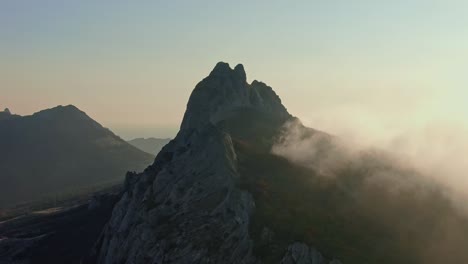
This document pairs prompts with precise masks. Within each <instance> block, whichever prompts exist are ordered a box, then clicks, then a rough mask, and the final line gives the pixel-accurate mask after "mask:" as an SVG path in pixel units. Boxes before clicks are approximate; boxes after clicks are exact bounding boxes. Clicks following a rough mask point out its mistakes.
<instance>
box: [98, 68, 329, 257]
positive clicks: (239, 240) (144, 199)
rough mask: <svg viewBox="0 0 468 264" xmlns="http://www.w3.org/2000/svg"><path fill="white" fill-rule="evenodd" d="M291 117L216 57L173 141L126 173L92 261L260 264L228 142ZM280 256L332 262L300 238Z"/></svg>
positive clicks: (250, 206) (266, 90) (262, 88)
mask: <svg viewBox="0 0 468 264" xmlns="http://www.w3.org/2000/svg"><path fill="white" fill-rule="evenodd" d="M289 119H292V116H291V115H290V114H289V113H288V112H287V110H286V108H285V107H284V106H283V105H282V103H281V100H280V98H279V97H278V96H277V95H276V93H275V92H274V91H273V90H272V88H271V87H269V86H267V85H266V84H264V83H262V82H258V81H253V82H252V83H251V84H249V83H247V81H246V73H245V71H244V67H243V66H242V65H241V64H239V65H237V66H236V67H235V68H234V69H231V68H230V66H229V65H228V64H227V63H223V62H220V63H218V64H217V65H216V66H215V68H214V69H213V70H212V71H211V73H210V74H209V76H208V77H206V78H205V79H203V80H202V81H201V82H200V83H198V84H197V85H196V87H195V89H194V90H193V92H192V94H191V96H190V100H189V102H188V105H187V111H186V112H185V115H184V118H183V121H182V125H181V128H180V131H179V133H178V134H177V136H176V137H175V139H173V140H172V141H171V142H170V143H168V144H167V145H166V146H165V147H164V148H163V149H162V150H161V152H160V153H159V154H158V156H157V157H156V159H155V161H154V163H153V164H152V165H151V166H149V167H148V168H147V169H146V170H145V171H144V172H142V173H140V174H134V173H129V174H128V175H127V177H126V180H125V191H124V194H123V196H122V198H121V200H120V201H119V202H118V203H117V204H116V206H115V208H114V211H113V213H112V217H111V219H110V221H109V223H108V224H107V227H106V229H105V230H104V232H103V234H102V236H101V238H100V240H99V241H98V243H97V246H96V248H95V252H94V257H95V260H96V261H97V262H98V263H109V264H110V263H261V262H262V259H261V258H258V257H257V255H256V253H255V252H254V240H253V239H252V237H251V232H252V230H250V228H251V221H252V215H253V214H254V212H255V210H256V204H255V201H254V198H253V196H252V194H251V193H250V192H248V191H247V190H245V189H244V188H242V187H241V186H240V178H241V175H240V174H239V168H238V154H237V153H236V150H235V147H234V143H233V140H240V139H242V138H243V139H245V140H249V139H252V138H254V137H255V134H256V132H255V131H252V128H255V127H256V126H258V125H261V123H265V124H267V125H268V126H270V125H271V126H272V127H271V128H272V131H275V130H276V129H279V128H280V125H281V124H282V123H284V122H285V121H287V120H289ZM259 132H260V131H259ZM266 137H268V136H266ZM265 140H267V139H265ZM280 261H281V263H314V264H315V263H317V264H318V263H330V262H329V261H328V260H326V259H325V258H324V257H322V255H321V254H320V253H318V252H317V251H316V250H315V249H313V248H310V247H308V246H306V245H305V244H300V243H296V244H291V245H290V246H289V247H287V248H284V258H282V260H281V259H279V260H278V262H280ZM333 263H336V262H333Z"/></svg>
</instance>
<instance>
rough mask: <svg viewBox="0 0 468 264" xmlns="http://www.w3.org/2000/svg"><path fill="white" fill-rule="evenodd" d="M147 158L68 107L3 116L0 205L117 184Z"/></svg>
mask: <svg viewBox="0 0 468 264" xmlns="http://www.w3.org/2000/svg"><path fill="white" fill-rule="evenodd" d="M4 113H5V114H3V115H4V116H5V117H6V116H8V115H9V113H7V112H4ZM152 159H153V156H152V155H149V154H147V153H145V152H142V151H140V150H139V149H137V148H135V147H133V146H131V145H130V144H128V143H127V142H125V141H124V140H122V139H120V138H119V137H118V136H116V135H115V134H113V133H112V132H111V131H110V130H108V129H106V128H104V127H102V126H101V125H100V124H99V123H97V122H96V121H94V120H93V119H91V118H90V117H88V116H87V115H86V114H85V113H84V112H82V111H80V110H79V109H78V108H76V107H75V106H72V105H68V106H57V107H54V108H52V109H47V110H43V111H40V112H37V113H35V114H33V115H31V116H23V117H19V116H15V117H14V118H3V120H1V121H0V171H1V173H0V206H2V207H5V206H10V205H12V204H14V203H18V202H24V201H29V200H33V199H38V198H42V197H46V196H50V195H54V194H56V193H65V192H68V191H73V190H75V189H76V188H80V187H89V186H93V185H95V184H100V183H105V182H112V181H114V182H116V181H119V180H122V179H123V175H125V173H126V171H133V170H141V169H143V168H145V167H146V166H147V165H148V164H150V162H151V160H152Z"/></svg>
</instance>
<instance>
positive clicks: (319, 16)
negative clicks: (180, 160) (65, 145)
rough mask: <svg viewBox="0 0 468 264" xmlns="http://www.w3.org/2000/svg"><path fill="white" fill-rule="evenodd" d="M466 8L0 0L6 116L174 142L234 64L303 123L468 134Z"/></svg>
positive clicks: (456, 4) (377, 131) (445, 4)
mask: <svg viewBox="0 0 468 264" xmlns="http://www.w3.org/2000/svg"><path fill="white" fill-rule="evenodd" d="M467 8H468V5H467V4H466V2H464V1H438V0H433V1H295V2H294V3H291V2H289V1H235V2H233V1H231V2H229V3H221V2H219V1H139V2H138V4H134V3H133V4H131V5H130V2H128V1H51V0H44V1H25V0H22V1H16V0H15V1H12V0H7V1H2V3H0V36H1V40H2V41H1V42H0V57H1V59H0V91H1V92H0V94H1V96H0V107H2V108H4V107H8V108H10V110H11V111H12V112H14V113H18V114H20V115H29V114H32V113H34V112H36V111H39V110H41V109H44V108H50V107H53V106H56V105H65V104H73V105H76V106H77V107H78V108H80V109H81V110H83V111H85V112H86V113H87V114H88V115H90V116H91V117H93V118H94V119H95V120H97V121H98V122H100V123H101V124H103V125H104V126H106V127H109V128H110V129H112V130H113V131H114V132H116V133H117V134H119V135H120V136H122V137H123V138H126V139H130V138H134V137H141V136H144V137H148V136H155V137H167V136H174V135H175V133H176V132H177V130H178V126H179V123H180V121H181V119H182V115H183V112H184V111H185V107H186V102H187V99H188V97H189V95H190V92H191V91H192V89H193V87H194V86H195V85H196V83H197V82H198V81H199V80H200V79H201V78H203V77H204V76H206V75H207V74H208V73H209V71H210V70H211V69H212V68H213V67H214V65H215V64H216V62H218V61H226V62H229V63H231V66H234V65H235V64H237V63H242V64H244V66H245V68H246V71H247V75H248V76H247V78H248V81H249V82H251V81H253V80H254V79H258V80H261V81H264V82H266V83H267V84H268V85H270V86H272V87H273V88H274V89H275V91H276V92H277V93H278V94H279V95H280V97H281V98H282V100H283V102H284V104H285V105H286V106H287V107H288V110H289V112H291V113H292V114H294V115H296V116H298V117H300V118H301V119H302V120H303V122H304V123H305V124H307V125H309V126H312V127H316V128H319V129H323V130H332V131H331V132H333V133H337V134H340V133H347V132H348V131H346V130H347V129H348V128H359V129H360V130H362V131H370V132H372V135H373V136H374V137H376V138H375V140H381V138H378V137H379V136H378V135H381V134H382V133H389V132H391V133H394V134H398V133H402V132H404V131H406V130H409V129H416V128H417V129H419V128H423V127H426V126H430V125H434V123H438V122H440V121H443V122H444V123H453V124H456V125H457V126H465V125H467V124H468V107H467V106H466V102H465V101H466V98H467V96H468V89H467V85H468V79H467V77H466V76H467V75H466V74H465V73H464V71H465V70H466V69H467V68H468V51H467V49H466V47H467V46H468V32H467V28H468V18H467V17H466V10H467ZM233 64H234V65H233ZM350 117H353V118H350ZM353 133H364V132H355V131H354V132H353Z"/></svg>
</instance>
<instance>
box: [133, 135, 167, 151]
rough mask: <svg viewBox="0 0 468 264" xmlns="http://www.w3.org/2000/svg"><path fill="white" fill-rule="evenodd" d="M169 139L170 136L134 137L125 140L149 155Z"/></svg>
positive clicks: (159, 148)
mask: <svg viewBox="0 0 468 264" xmlns="http://www.w3.org/2000/svg"><path fill="white" fill-rule="evenodd" d="M169 141H171V139H170V138H153V137H151V138H135V139H132V140H129V141H127V142H128V143H130V144H131V145H133V146H135V147H137V148H139V149H140V150H143V151H144V152H146V153H149V154H151V155H156V154H158V152H159V151H160V150H161V149H162V148H163V147H164V146H165V145H166V144H167V143H169Z"/></svg>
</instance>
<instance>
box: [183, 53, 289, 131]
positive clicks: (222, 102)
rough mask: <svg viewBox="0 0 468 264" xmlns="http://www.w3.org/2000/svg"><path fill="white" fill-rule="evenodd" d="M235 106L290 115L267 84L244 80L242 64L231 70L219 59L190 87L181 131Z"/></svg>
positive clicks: (216, 117) (211, 120) (222, 115)
mask: <svg viewBox="0 0 468 264" xmlns="http://www.w3.org/2000/svg"><path fill="white" fill-rule="evenodd" d="M236 108H255V109H256V110H258V111H263V112H270V113H275V114H276V116H278V118H287V117H289V116H290V115H289V114H288V112H287V111H286V108H285V107H284V106H283V105H282V104H281V99H280V98H279V97H278V95H276V93H275V92H274V91H273V89H272V88H271V87H269V86H267V85H266V84H264V83H262V82H258V81H253V82H252V84H248V83H247V81H246V74H245V71H244V67H243V66H242V64H239V65H237V66H236V67H235V68H234V69H231V68H230V67H229V64H227V63H224V62H219V63H218V64H217V65H216V67H215V68H214V69H213V71H212V72H211V73H210V75H209V76H208V77H207V78H205V79H203V80H202V81H201V82H200V83H198V84H197V86H196V87H195V89H194V90H193V92H192V95H191V96H190V100H189V102H188V105H187V111H186V112H185V115H184V119H183V121H182V125H181V130H187V129H196V128H202V127H203V126H205V125H206V124H208V123H216V122H217V121H219V120H222V119H224V118H225V117H226V115H229V113H230V112H231V111H232V110H234V109H236Z"/></svg>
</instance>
